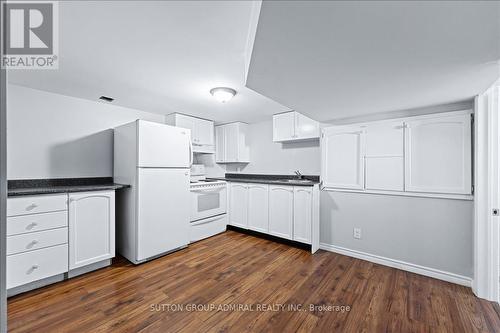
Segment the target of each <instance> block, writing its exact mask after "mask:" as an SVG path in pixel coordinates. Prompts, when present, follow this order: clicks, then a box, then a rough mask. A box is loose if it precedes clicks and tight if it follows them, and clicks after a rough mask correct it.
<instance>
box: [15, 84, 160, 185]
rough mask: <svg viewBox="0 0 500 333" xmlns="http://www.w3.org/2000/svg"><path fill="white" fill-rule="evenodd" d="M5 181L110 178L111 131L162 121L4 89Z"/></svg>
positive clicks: (153, 116)
mask: <svg viewBox="0 0 500 333" xmlns="http://www.w3.org/2000/svg"><path fill="white" fill-rule="evenodd" d="M7 95H8V96H7V97H8V108H7V110H8V111H7V113H8V120H7V142H8V143H7V176H8V179H29V178H61V177H107V176H112V175H113V131H112V128H113V127H116V126H118V125H121V124H123V123H126V122H129V121H133V120H135V119H145V120H151V121H157V122H163V121H164V116H162V115H157V114H152V113H148V112H142V111H138V110H134V109H129V108H123V107H119V106H115V105H113V104H105V103H102V102H97V101H95V102H94V101H89V100H84V99H79V98H74V97H69V96H63V95H58V94H54V93H48V92H45V91H40V90H35V89H30V88H25V87H21V86H16V85H11V84H10V85H9V86H8V89H7Z"/></svg>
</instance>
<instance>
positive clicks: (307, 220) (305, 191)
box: [293, 186, 313, 244]
mask: <svg viewBox="0 0 500 333" xmlns="http://www.w3.org/2000/svg"><path fill="white" fill-rule="evenodd" d="M312 196H313V191H312V187H305V186H301V187H298V186H297V187H294V189H293V200H294V204H293V240H295V241H297V242H302V243H307V244H311V232H312Z"/></svg>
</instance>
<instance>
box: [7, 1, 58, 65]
mask: <svg viewBox="0 0 500 333" xmlns="http://www.w3.org/2000/svg"><path fill="white" fill-rule="evenodd" d="M3 6H4V7H3V8H2V9H3V22H4V23H3V24H4V27H3V33H4V35H3V36H2V37H3V38H2V43H3V45H2V51H3V54H2V67H4V68H8V69H57V67H58V62H57V59H58V55H57V51H58V47H57V46H58V45H57V44H58V20H57V19H58V17H57V14H58V8H57V6H58V4H57V2H55V1H37V2H25V1H15V2H7V3H3Z"/></svg>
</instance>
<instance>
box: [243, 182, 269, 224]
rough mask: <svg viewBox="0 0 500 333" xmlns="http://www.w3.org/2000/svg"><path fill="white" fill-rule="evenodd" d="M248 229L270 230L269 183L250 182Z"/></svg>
mask: <svg viewBox="0 0 500 333" xmlns="http://www.w3.org/2000/svg"><path fill="white" fill-rule="evenodd" d="M248 229H251V230H255V231H259V232H264V233H267V232H268V231H269V185H266V184H248Z"/></svg>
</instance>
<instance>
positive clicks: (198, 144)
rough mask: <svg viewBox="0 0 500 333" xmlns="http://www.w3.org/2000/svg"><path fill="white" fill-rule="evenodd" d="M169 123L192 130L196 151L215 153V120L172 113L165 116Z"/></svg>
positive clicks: (192, 140) (194, 149)
mask: <svg viewBox="0 0 500 333" xmlns="http://www.w3.org/2000/svg"><path fill="white" fill-rule="evenodd" d="M165 122H166V124H168V125H172V126H177V127H182V128H187V129H189V130H191V142H192V144H193V151H194V152H195V153H196V152H197V153H214V122H213V121H211V120H207V119H201V118H196V117H191V116H187V115H184V114H180V113H172V114H169V115H167V116H166V117H165Z"/></svg>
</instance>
